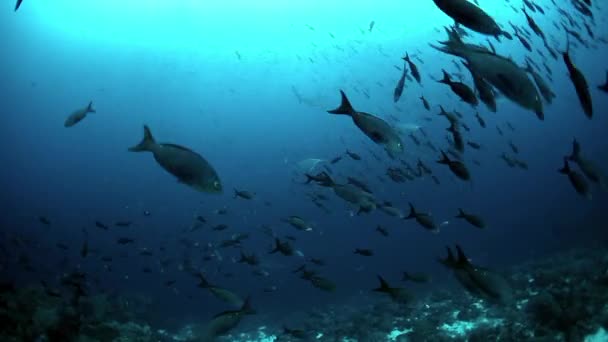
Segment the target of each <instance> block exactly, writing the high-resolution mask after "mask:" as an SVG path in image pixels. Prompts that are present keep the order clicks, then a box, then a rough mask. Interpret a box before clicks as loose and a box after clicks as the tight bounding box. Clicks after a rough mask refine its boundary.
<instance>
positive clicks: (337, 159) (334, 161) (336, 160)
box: [329, 156, 342, 164]
mask: <svg viewBox="0 0 608 342" xmlns="http://www.w3.org/2000/svg"><path fill="white" fill-rule="evenodd" d="M340 160H342V156H337V157H335V158H334V159H332V160H330V161H329V162H330V163H331V164H336V163H337V162H339V161H340Z"/></svg>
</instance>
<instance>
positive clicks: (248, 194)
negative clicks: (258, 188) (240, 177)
mask: <svg viewBox="0 0 608 342" xmlns="http://www.w3.org/2000/svg"><path fill="white" fill-rule="evenodd" d="M254 196H255V192H249V191H245V190H237V189H234V198H237V197H240V198H243V199H246V200H250V199H253V197H254Z"/></svg>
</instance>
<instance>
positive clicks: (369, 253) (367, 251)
mask: <svg viewBox="0 0 608 342" xmlns="http://www.w3.org/2000/svg"><path fill="white" fill-rule="evenodd" d="M353 253H354V254H359V255H363V256H372V255H374V251H372V250H371V249H366V248H356V249H355V251H354V252H353Z"/></svg>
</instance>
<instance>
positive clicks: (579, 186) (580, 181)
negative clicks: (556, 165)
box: [558, 157, 592, 199]
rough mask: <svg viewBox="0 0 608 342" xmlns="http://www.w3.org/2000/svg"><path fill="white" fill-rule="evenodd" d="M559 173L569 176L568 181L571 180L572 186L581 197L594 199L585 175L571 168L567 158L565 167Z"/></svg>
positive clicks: (565, 158)
mask: <svg viewBox="0 0 608 342" xmlns="http://www.w3.org/2000/svg"><path fill="white" fill-rule="evenodd" d="M558 171H559V173H561V174H564V175H567V176H568V179H570V183H572V186H573V187H574V189H575V190H576V192H578V193H579V194H580V195H582V196H584V197H585V198H587V199H591V198H592V196H591V193H590V192H589V184H588V183H587V181H586V180H585V178H584V177H583V175H581V174H580V173H578V172H577V171H575V170H572V169H571V168H570V165H569V164H568V158H567V157H564V167H562V168H561V169H559V170H558Z"/></svg>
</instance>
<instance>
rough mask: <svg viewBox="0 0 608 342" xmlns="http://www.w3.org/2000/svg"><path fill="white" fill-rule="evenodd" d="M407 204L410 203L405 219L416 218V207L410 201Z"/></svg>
mask: <svg viewBox="0 0 608 342" xmlns="http://www.w3.org/2000/svg"><path fill="white" fill-rule="evenodd" d="M409 205H410V214H409V215H407V216H406V217H405V219H406V220H409V219H413V218H416V215H417V213H416V208H414V205H413V204H412V203H411V202H410V203H409Z"/></svg>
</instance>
